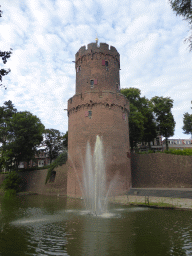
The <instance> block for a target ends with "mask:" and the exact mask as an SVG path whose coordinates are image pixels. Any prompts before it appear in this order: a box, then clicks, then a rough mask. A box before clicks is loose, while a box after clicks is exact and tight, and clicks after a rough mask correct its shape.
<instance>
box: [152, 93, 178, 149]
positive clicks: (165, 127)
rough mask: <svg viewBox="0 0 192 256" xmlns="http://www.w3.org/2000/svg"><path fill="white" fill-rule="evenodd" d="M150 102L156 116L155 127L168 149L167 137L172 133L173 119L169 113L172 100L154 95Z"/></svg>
mask: <svg viewBox="0 0 192 256" xmlns="http://www.w3.org/2000/svg"><path fill="white" fill-rule="evenodd" d="M151 104H152V107H153V111H154V113H155V117H156V123H157V128H158V130H159V131H160V134H161V135H163V136H164V137H165V139H166V149H167V150H168V138H169V137H170V136H173V135H174V129H175V121H174V117H173V115H172V113H171V108H172V107H173V100H172V99H170V98H169V97H166V98H164V97H158V96H155V97H153V98H152V99H151Z"/></svg>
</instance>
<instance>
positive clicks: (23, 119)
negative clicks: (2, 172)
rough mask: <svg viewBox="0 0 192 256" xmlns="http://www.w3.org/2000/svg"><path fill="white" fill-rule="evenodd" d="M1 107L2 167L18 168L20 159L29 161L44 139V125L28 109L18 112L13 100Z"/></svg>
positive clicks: (0, 157) (0, 161)
mask: <svg viewBox="0 0 192 256" xmlns="http://www.w3.org/2000/svg"><path fill="white" fill-rule="evenodd" d="M4 105H5V106H3V107H1V108H0V114H1V115H0V138H1V140H0V142H1V143H2V146H1V156H0V159H1V160H0V163H1V167H2V166H4V167H5V168H9V167H10V166H11V167H12V166H13V168H16V169H17V168H18V164H19V162H20V161H27V162H29V161H30V160H31V159H33V158H34V156H35V153H36V152H37V146H38V145H40V143H41V141H42V140H43V136H42V134H43V131H44V129H45V127H44V125H43V124H42V123H41V121H40V119H39V118H38V117H36V116H35V115H33V114H31V113H30V112H28V111H23V112H17V110H16V109H15V108H14V105H13V104H12V102H11V101H8V102H5V103H4Z"/></svg>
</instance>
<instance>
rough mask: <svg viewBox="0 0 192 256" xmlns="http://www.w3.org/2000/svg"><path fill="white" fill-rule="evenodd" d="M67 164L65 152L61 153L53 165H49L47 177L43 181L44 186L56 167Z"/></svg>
mask: <svg viewBox="0 0 192 256" xmlns="http://www.w3.org/2000/svg"><path fill="white" fill-rule="evenodd" d="M66 162H67V152H63V153H62V154H60V155H59V156H58V157H57V158H56V159H55V161H54V162H53V163H51V164H50V165H49V169H48V172H47V177H46V180H45V184H46V183H47V182H48V180H49V179H50V177H51V174H52V172H53V170H54V169H55V168H56V167H58V166H61V165H63V164H66Z"/></svg>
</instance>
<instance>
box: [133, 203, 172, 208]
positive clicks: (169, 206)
mask: <svg viewBox="0 0 192 256" xmlns="http://www.w3.org/2000/svg"><path fill="white" fill-rule="evenodd" d="M129 204H130V205H139V206H140V205H142V206H149V207H159V208H175V206H173V205H172V204H168V203H163V202H159V203H153V202H149V204H146V203H143V202H129Z"/></svg>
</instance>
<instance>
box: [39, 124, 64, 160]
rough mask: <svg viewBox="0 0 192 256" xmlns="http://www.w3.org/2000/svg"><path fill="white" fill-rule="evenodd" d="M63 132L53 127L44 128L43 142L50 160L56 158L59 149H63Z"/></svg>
mask: <svg viewBox="0 0 192 256" xmlns="http://www.w3.org/2000/svg"><path fill="white" fill-rule="evenodd" d="M63 136H64V135H63V133H61V132H60V131H59V130H55V129H45V131H44V141H43V144H44V145H45V147H46V149H45V150H46V151H47V152H48V154H49V158H50V162H52V160H53V159H55V158H57V157H58V155H59V154H60V152H61V151H63V150H64V144H63V142H64V138H63Z"/></svg>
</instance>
